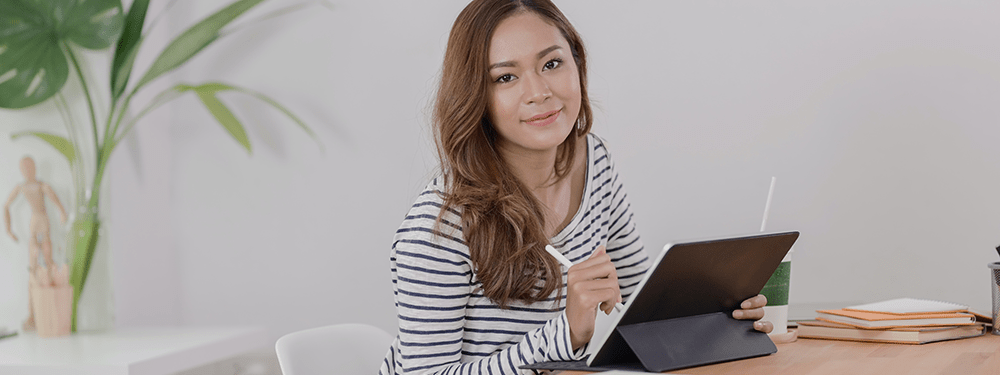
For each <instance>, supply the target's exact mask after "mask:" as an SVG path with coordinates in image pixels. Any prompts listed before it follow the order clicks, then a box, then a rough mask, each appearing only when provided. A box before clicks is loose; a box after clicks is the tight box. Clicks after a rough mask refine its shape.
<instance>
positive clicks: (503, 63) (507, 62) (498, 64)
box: [489, 44, 562, 70]
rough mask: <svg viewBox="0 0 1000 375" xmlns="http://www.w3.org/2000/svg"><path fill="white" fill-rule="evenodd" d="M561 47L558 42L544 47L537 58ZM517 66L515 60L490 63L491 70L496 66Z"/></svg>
mask: <svg viewBox="0 0 1000 375" xmlns="http://www.w3.org/2000/svg"><path fill="white" fill-rule="evenodd" d="M561 48H562V47H560V46H559V45H558V44H553V45H552V46H551V47H549V48H546V49H543V50H542V51H541V52H539V53H538V54H537V55H536V56H537V57H536V58H539V59H540V58H542V57H545V55H548V54H549V53H550V52H552V51H555V50H557V49H561ZM515 66H517V63H516V62H514V61H501V62H498V63H495V64H492V65H490V68H489V70H493V69H496V68H512V67H515Z"/></svg>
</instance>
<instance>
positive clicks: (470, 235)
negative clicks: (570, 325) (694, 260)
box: [432, 0, 593, 308]
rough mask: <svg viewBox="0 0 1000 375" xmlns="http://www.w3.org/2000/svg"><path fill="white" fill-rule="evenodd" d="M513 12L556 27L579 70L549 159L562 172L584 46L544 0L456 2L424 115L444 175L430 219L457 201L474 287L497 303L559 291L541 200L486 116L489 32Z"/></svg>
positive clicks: (572, 142)
mask: <svg viewBox="0 0 1000 375" xmlns="http://www.w3.org/2000/svg"><path fill="white" fill-rule="evenodd" d="M521 12H532V13H534V14H537V15H538V16H540V17H541V18H542V19H543V20H545V21H546V22H548V23H549V24H551V25H553V26H555V27H556V28H558V29H559V30H560V31H561V32H562V35H563V37H564V38H566V41H567V42H569V46H570V50H571V52H572V55H573V60H574V62H575V63H576V66H577V70H578V72H579V75H580V94H581V98H582V100H581V103H580V113H579V114H578V115H577V121H576V124H575V126H574V127H573V131H572V132H571V133H570V134H569V136H567V137H566V140H564V141H563V142H562V143H561V144H560V145H559V146H558V147H559V149H558V153H557V156H556V161H555V166H554V167H555V171H556V177H557V179H562V178H565V177H566V176H567V175H568V173H569V171H570V169H571V167H572V162H573V160H574V156H575V155H576V152H577V150H576V145H577V140H578V139H579V138H580V137H584V136H585V135H586V134H587V133H588V132H590V127H591V124H592V123H593V115H592V112H591V108H590V100H589V99H588V96H587V58H586V56H587V55H586V51H585V50H584V46H583V40H582V39H581V38H580V35H579V34H578V33H577V32H576V30H575V29H574V28H573V26H572V25H571V24H570V23H569V21H568V20H567V19H566V16H564V15H563V14H562V12H560V11H559V9H558V8H556V6H555V5H554V4H552V2H551V1H549V0H474V1H472V3H470V4H469V5H468V6H466V7H465V9H464V10H462V12H461V13H460V14H459V15H458V18H457V19H456V20H455V24H454V25H453V26H452V29H451V34H450V35H449V37H448V46H447V49H446V51H445V56H444V64H443V67H442V73H441V85H440V87H439V89H438V92H437V99H436V102H435V107H434V112H433V120H432V121H433V128H434V133H435V134H434V139H435V143H436V145H437V151H438V157H439V158H440V161H441V169H442V173H443V174H444V176H445V178H444V180H445V181H446V188H445V191H444V192H443V198H444V205H443V207H442V208H441V214H439V216H438V225H440V223H441V218H442V217H443V215H444V213H445V212H448V211H449V209H453V208H454V209H458V211H459V212H460V213H461V219H462V234H463V237H464V238H465V243H466V245H467V246H468V247H469V253H470V255H471V258H472V263H473V266H474V267H475V271H476V275H477V277H478V278H479V282H480V283H481V286H480V288H481V289H482V290H483V294H484V295H485V296H486V297H487V298H489V299H491V300H493V301H494V302H496V303H497V304H498V305H500V306H501V308H507V307H508V306H509V305H510V303H511V302H513V301H523V302H525V303H534V302H539V301H542V300H544V299H545V298H547V297H548V296H549V295H551V294H552V293H553V292H554V291H558V293H559V294H558V297H557V301H558V298H562V286H563V280H562V271H561V269H560V265H559V263H558V262H557V261H556V260H555V259H553V258H552V257H551V256H550V255H548V254H547V253H546V251H545V245H546V244H548V242H549V239H548V236H547V235H546V233H545V230H544V224H545V223H544V216H543V212H542V204H541V202H539V201H538V199H537V198H535V196H534V195H533V194H532V193H531V191H530V189H528V188H527V186H525V185H524V184H523V183H522V182H521V181H520V180H519V179H518V178H517V177H515V175H514V173H513V171H512V170H511V168H510V166H509V165H508V164H507V163H506V162H505V161H504V159H503V158H502V157H501V156H500V154H499V153H498V152H497V147H496V142H497V139H498V137H499V134H498V133H497V131H496V129H495V128H494V126H493V124H492V123H491V121H490V118H489V105H490V100H491V80H490V76H489V70H488V66H489V45H490V40H491V38H492V36H493V32H494V30H495V29H496V27H497V25H498V24H499V23H500V22H501V21H503V20H504V19H506V18H508V17H510V16H513V15H515V14H520V13H521Z"/></svg>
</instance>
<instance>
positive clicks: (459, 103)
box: [380, 0, 770, 374]
mask: <svg viewBox="0 0 1000 375" xmlns="http://www.w3.org/2000/svg"><path fill="white" fill-rule="evenodd" d="M586 69H587V59H586V51H585V50H584V48H583V43H582V41H581V38H580V36H579V35H578V34H577V33H576V31H575V30H574V29H573V26H572V25H570V24H569V22H568V21H567V20H566V18H565V16H563V14H562V13H561V12H560V11H559V10H558V9H557V8H556V7H555V6H554V5H553V4H551V3H550V2H549V1H548V0H475V1H473V2H472V3H471V4H469V5H468V6H467V7H466V8H465V9H464V10H463V11H462V13H461V14H459V16H458V19H457V20H456V21H455V24H454V26H453V27H452V31H451V35H450V36H449V39H448V46H447V50H446V52H445V59H444V67H443V70H442V79H441V86H440V88H439V90H438V96H437V102H436V106H435V111H434V129H435V139H436V142H437V146H438V153H439V157H440V160H441V170H442V173H441V175H440V176H439V177H437V178H435V179H434V180H433V181H431V183H430V184H429V185H428V186H427V188H426V189H425V190H424V192H423V193H421V194H420V196H419V197H418V198H417V202H416V203H415V204H414V205H413V207H412V208H411V209H410V211H409V213H408V214H407V216H406V219H405V220H404V221H403V224H402V225H401V226H400V228H399V230H398V231H397V232H396V236H395V238H394V240H393V249H392V255H391V262H392V269H391V271H392V276H393V279H392V281H393V284H394V291H395V295H396V306H397V309H398V313H399V314H398V316H399V334H398V336H397V338H396V340H395V341H394V342H393V345H392V347H391V348H390V350H389V352H388V353H387V354H386V358H385V361H383V363H382V368H381V370H380V373H382V374H424V373H435V374H436V373H449V374H452V373H463V374H464V373H476V374H480V373H482V374H516V373H521V372H522V371H520V370H519V369H518V366H521V365H524V364H530V363H535V362H541V361H559V360H578V359H581V358H582V357H583V354H584V351H585V350H586V348H587V343H588V342H589V341H590V339H591V337H592V336H593V333H594V320H595V318H596V314H597V310H598V309H600V310H602V311H603V312H605V313H610V312H611V309H612V308H614V305H615V303H616V302H620V301H622V300H623V299H627V298H628V297H629V295H630V294H631V293H632V291H633V290H634V289H635V286H636V284H637V283H638V282H639V280H640V279H641V278H642V275H643V274H644V273H645V271H646V269H648V268H649V258H648V257H647V253H646V251H645V250H644V248H643V245H642V241H640V239H639V234H638V233H637V232H636V228H635V224H634V222H633V221H632V214H631V212H630V206H629V202H628V199H627V196H626V194H625V190H624V189H623V188H622V183H621V180H620V179H619V178H618V174H617V172H616V171H615V168H614V162H613V160H612V159H611V155H610V153H609V152H608V149H607V147H606V145H605V142H604V141H603V140H602V139H600V138H598V137H597V136H594V135H591V134H589V131H590V127H591V123H592V119H593V116H592V113H591V109H590V101H589V99H588V97H587V70H586ZM547 244H552V245H553V246H554V247H556V248H557V249H558V250H559V251H560V252H562V253H563V254H564V255H565V256H566V257H567V258H569V259H570V260H571V261H573V263H575V265H574V266H573V267H571V268H569V269H568V272H567V273H566V276H563V269H562V268H561V266H560V264H559V263H558V262H557V261H556V260H555V259H554V258H553V257H552V256H550V255H549V254H548V253H547V252H546V251H545V249H544V246H545V245H547ZM764 303H766V300H765V299H764V298H763V296H757V297H754V298H751V299H749V300H747V301H744V303H743V305H742V306H741V307H743V308H744V310H737V311H735V312H734V317H736V318H745V319H759V318H761V317H762V316H763V309H762V308H761V307H762V306H763V305H764ZM755 327H756V328H757V329H759V330H762V331H765V332H767V331H770V324H769V323H765V322H758V323H757V324H755ZM528 373H531V371H528Z"/></svg>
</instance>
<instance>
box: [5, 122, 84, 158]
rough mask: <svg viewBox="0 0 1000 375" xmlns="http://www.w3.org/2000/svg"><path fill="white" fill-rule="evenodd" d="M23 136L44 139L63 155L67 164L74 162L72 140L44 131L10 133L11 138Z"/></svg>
mask: <svg viewBox="0 0 1000 375" xmlns="http://www.w3.org/2000/svg"><path fill="white" fill-rule="evenodd" d="M23 137H35V138H38V139H41V140H43V141H45V143H48V144H49V145H50V146H52V148H54V149H56V151H59V153H61V154H62V155H63V156H65V157H66V161H68V162H69V165H71V166H72V165H73V163H74V162H76V148H75V147H73V142H70V141H69V140H68V139H66V138H63V137H60V136H58V135H55V134H49V133H44V132H33V131H25V132H19V133H14V134H11V135H10V139H11V140H17V139H18V138H23Z"/></svg>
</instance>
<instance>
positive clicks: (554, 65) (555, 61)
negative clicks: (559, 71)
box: [542, 59, 563, 70]
mask: <svg viewBox="0 0 1000 375" xmlns="http://www.w3.org/2000/svg"><path fill="white" fill-rule="evenodd" d="M562 62H563V61H562V59H552V60H549V61H548V62H546V63H545V66H544V67H542V70H550V69H555V68H558V67H559V66H560V65H562Z"/></svg>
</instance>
